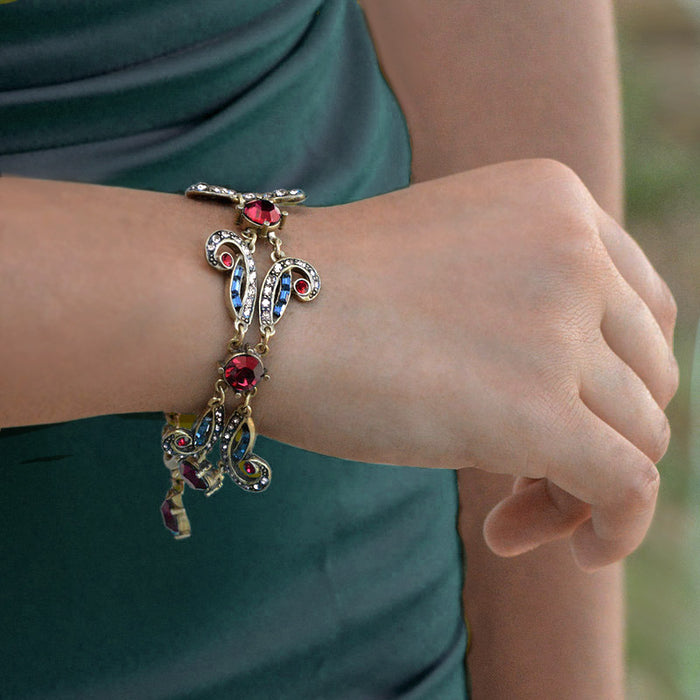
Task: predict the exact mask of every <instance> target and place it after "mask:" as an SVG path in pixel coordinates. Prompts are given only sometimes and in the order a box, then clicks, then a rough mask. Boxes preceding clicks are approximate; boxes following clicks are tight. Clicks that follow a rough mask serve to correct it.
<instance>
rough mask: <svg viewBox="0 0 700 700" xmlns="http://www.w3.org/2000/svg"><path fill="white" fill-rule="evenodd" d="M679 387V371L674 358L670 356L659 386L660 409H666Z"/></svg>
mask: <svg viewBox="0 0 700 700" xmlns="http://www.w3.org/2000/svg"><path fill="white" fill-rule="evenodd" d="M679 385H680V370H679V368H678V362H676V358H675V357H674V356H673V355H672V354H671V355H670V356H669V360H668V364H667V366H666V376H665V377H664V382H663V385H662V386H661V388H660V390H659V393H660V400H659V405H660V406H661V408H666V406H668V404H669V403H671V399H672V398H673V397H674V396H675V395H676V392H677V391H678V387H679Z"/></svg>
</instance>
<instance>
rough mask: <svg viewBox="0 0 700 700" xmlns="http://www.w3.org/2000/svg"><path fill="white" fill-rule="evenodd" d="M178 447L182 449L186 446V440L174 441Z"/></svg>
mask: <svg viewBox="0 0 700 700" xmlns="http://www.w3.org/2000/svg"><path fill="white" fill-rule="evenodd" d="M175 443H176V444H177V446H178V447H184V446H185V445H186V444H187V438H184V437H181V438H178V439H177V440H175Z"/></svg>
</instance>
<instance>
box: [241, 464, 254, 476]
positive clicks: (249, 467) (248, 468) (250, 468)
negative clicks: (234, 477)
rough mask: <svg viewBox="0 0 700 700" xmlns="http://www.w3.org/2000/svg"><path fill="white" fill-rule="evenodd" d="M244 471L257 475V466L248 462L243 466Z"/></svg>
mask: <svg viewBox="0 0 700 700" xmlns="http://www.w3.org/2000/svg"><path fill="white" fill-rule="evenodd" d="M243 469H245V471H246V474H255V471H256V470H255V465H254V464H253V463H252V462H246V463H245V464H244V465H243Z"/></svg>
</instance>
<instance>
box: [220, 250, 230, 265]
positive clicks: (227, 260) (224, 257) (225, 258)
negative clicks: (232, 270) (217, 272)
mask: <svg viewBox="0 0 700 700" xmlns="http://www.w3.org/2000/svg"><path fill="white" fill-rule="evenodd" d="M221 262H222V264H223V266H224V267H233V256H232V255H231V253H224V254H223V255H222V256H221Z"/></svg>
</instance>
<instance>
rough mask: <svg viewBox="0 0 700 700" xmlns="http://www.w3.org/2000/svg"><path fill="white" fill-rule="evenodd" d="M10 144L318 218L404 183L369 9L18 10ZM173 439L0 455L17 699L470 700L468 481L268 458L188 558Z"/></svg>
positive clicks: (24, 160) (150, 435)
mask: <svg viewBox="0 0 700 700" xmlns="http://www.w3.org/2000/svg"><path fill="white" fill-rule="evenodd" d="M78 8H79V9H78ZM0 125H1V126H2V130H1V131H0V171H1V172H4V173H16V174H22V175H27V176H33V177H40V178H54V179H65V180H75V181H85V182H96V183H103V184H108V185H118V186H123V187H133V188H141V189H150V190H159V191H164V192H182V191H183V190H184V189H185V188H186V187H187V186H188V185H189V184H191V183H192V182H196V181H198V180H204V181H206V182H212V183H216V184H223V185H228V186H231V187H235V188H237V189H243V190H258V191H264V190H267V189H270V188H274V187H280V186H281V187H302V188H303V189H304V190H305V191H306V192H307V193H308V194H309V200H308V203H309V204H311V205H327V204H335V203H341V202H347V201H351V200H355V199H360V198H363V197H368V196H372V195H376V194H379V193H382V192H386V191H390V190H393V189H397V188H401V187H404V186H406V185H407V184H408V180H409V171H410V147H409V141H408V135H407V131H406V125H405V123H404V120H403V117H402V114H401V112H400V110H399V108H398V105H397V103H396V101H395V98H394V97H393V95H392V93H391V91H390V90H389V88H388V86H387V85H386V83H385V82H384V80H383V78H382V75H381V73H380V71H379V67H378V65H377V60H376V56H375V54H374V50H373V47H372V44H371V41H370V39H369V36H368V32H367V28H366V25H365V23H364V18H363V16H362V13H361V11H360V9H359V7H358V6H357V4H356V3H355V2H351V1H350V0H327V1H325V2H324V1H323V0H255V1H253V0H250V1H249V2H244V1H243V0H234V1H233V2H224V1H223V0H201V1H200V2H197V3H192V2H186V1H185V0H170V1H169V2H167V3H166V2H164V0H146V1H143V0H141V1H140V2H136V1H135V0H120V2H108V1H107V0H94V1H93V2H90V3H74V2H68V1H67V0H64V1H57V2H51V3H42V2H39V0H16V1H15V2H12V3H9V4H3V5H0ZM207 233H208V232H203V236H204V235H206V234H207ZM378 235H380V234H379V233H378ZM45 252H46V251H45ZM321 272H322V271H321ZM11 312H12V309H11V304H10V303H9V302H8V301H7V300H4V301H3V303H2V313H11ZM0 390H1V386H0ZM161 424H162V420H161V416H160V415H155V414H129V415H120V416H106V417H98V418H92V419H87V420H80V421H72V422H69V423H62V424H56V425H44V426H33V427H29V428H8V429H3V430H2V431H0V469H1V473H2V489H0V513H1V520H0V522H1V523H2V524H1V525H0V528H1V530H0V532H1V533H2V537H1V538H0V562H1V566H2V569H1V571H2V574H1V576H2V583H1V585H0V629H1V630H2V634H0V697H1V698H33V699H36V698H51V699H52V700H54V699H57V698H86V699H87V698H90V699H93V698H129V699H132V698H164V699H165V698H193V699H197V700H205V699H210V698H211V699H214V698H217V699H218V698H235V699H239V698H240V699H241V700H263V699H264V700H274V699H275V698H280V699H284V700H296V699H299V700H301V699H304V700H309V699H311V700H313V699H324V700H325V699H329V700H334V699H340V698H343V699H348V700H353V699H358V700H372V699H374V698H401V699H404V700H408V699H410V700H453V699H455V700H456V699H457V698H460V699H461V698H465V697H467V694H468V691H467V680H466V678H465V671H464V655H465V649H466V638H467V634H466V629H465V625H464V623H463V616H462V610H461V588H462V582H463V559H462V551H461V545H460V541H459V537H458V533H457V530H456V515H457V505H458V501H457V485H456V475H455V472H453V471H449V470H439V469H435V470H431V469H416V468H405V467H393V466H380V465H372V464H361V463H355V462H350V461H346V460H341V459H335V458H331V457H326V456H323V455H319V454H315V453H312V452H307V451H304V450H301V449H297V448H294V447H291V446H289V445H286V444H282V443H280V442H276V441H273V440H269V439H266V438H264V437H259V439H258V442H257V444H256V452H257V453H258V454H260V455H261V456H262V457H263V458H265V459H267V461H268V462H269V463H270V464H271V465H272V467H273V471H274V479H273V482H272V485H271V487H270V488H269V489H268V490H267V491H265V492H264V493H263V494H260V495H253V494H249V493H246V492H244V491H242V490H240V489H238V488H236V487H235V485H234V484H232V483H231V482H230V481H228V480H227V483H226V485H225V487H224V489H223V490H222V491H221V492H220V493H218V494H217V495H215V496H214V497H212V498H207V499H205V498H202V497H201V496H200V495H199V494H196V493H194V492H188V493H187V494H186V496H187V498H186V501H187V506H188V512H189V514H190V518H191V521H192V523H193V529H194V534H193V536H192V537H191V538H190V539H188V540H183V541H174V540H173V538H172V537H171V535H170V534H169V533H168V532H167V531H166V530H165V529H164V527H163V525H162V522H161V516H160V513H159V505H160V503H161V501H162V498H163V495H164V492H165V490H166V489H167V486H168V482H169V479H168V474H167V470H166V469H165V468H164V467H163V466H162V459H161V452H160V429H161ZM357 439H358V440H361V439H362V436H361V435H358V436H357Z"/></svg>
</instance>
